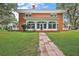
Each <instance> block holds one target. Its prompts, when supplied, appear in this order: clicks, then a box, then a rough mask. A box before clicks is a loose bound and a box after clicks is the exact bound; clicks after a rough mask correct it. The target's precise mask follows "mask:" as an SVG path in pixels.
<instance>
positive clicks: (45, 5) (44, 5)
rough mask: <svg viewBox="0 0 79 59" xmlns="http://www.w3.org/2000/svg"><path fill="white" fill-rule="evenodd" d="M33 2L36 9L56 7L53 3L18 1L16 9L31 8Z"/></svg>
mask: <svg viewBox="0 0 79 59" xmlns="http://www.w3.org/2000/svg"><path fill="white" fill-rule="evenodd" d="M33 4H34V5H35V7H36V9H55V7H56V6H55V4H53V3H18V9H32V5H33ZM52 6H53V7H52Z"/></svg>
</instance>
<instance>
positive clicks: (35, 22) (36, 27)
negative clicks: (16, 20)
mask: <svg viewBox="0 0 79 59" xmlns="http://www.w3.org/2000/svg"><path fill="white" fill-rule="evenodd" d="M36 29H37V22H35V30H36Z"/></svg>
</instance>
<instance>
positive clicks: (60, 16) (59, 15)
mask: <svg viewBox="0 0 79 59" xmlns="http://www.w3.org/2000/svg"><path fill="white" fill-rule="evenodd" d="M57 23H58V26H57V30H58V31H63V14H62V13H57Z"/></svg>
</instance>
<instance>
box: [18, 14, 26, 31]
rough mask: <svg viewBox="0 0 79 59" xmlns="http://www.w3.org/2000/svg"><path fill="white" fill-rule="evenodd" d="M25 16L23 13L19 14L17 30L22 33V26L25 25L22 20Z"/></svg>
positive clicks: (24, 21)
mask: <svg viewBox="0 0 79 59" xmlns="http://www.w3.org/2000/svg"><path fill="white" fill-rule="evenodd" d="M24 16H25V14H24V13H19V30H20V31H23V29H22V25H23V24H24V23H26V20H25V19H24V18H23V17H24Z"/></svg>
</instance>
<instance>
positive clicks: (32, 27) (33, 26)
mask: <svg viewBox="0 0 79 59" xmlns="http://www.w3.org/2000/svg"><path fill="white" fill-rule="evenodd" d="M27 29H35V24H34V22H28V23H27Z"/></svg>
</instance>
